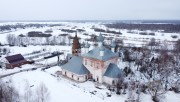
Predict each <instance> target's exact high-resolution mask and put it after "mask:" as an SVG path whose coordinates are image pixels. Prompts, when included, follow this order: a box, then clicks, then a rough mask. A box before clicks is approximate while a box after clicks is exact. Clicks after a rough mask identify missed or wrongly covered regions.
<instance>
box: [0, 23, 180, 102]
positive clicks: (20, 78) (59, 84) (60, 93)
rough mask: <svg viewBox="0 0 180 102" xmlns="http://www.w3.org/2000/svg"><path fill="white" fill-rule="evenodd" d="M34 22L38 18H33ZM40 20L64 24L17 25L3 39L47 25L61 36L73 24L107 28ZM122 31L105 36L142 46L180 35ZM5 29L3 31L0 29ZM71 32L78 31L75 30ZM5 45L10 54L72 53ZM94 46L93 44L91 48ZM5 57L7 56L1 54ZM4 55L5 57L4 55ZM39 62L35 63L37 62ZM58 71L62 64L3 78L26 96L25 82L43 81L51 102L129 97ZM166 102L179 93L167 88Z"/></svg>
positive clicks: (114, 101) (120, 101)
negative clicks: (59, 73)
mask: <svg viewBox="0 0 180 102" xmlns="http://www.w3.org/2000/svg"><path fill="white" fill-rule="evenodd" d="M18 23H24V24H29V22H18ZM31 23H32V24H34V23H37V22H31ZM8 24H10V25H11V24H14V25H15V24H17V23H15V22H13V23H11V22H9V23H0V25H8ZM40 24H63V26H57V27H43V28H26V29H17V30H14V31H11V32H10V33H4V34H0V42H1V43H3V44H5V43H7V41H6V36H7V34H15V35H16V36H18V35H20V34H24V35H26V34H27V33H28V32H29V31H42V32H44V31H46V30H48V29H52V30H53V33H52V35H56V36H58V35H59V34H62V33H64V32H61V31H60V30H59V29H67V28H70V29H71V28H72V27H74V26H76V27H77V28H79V29H85V30H86V33H88V34H90V35H91V34H96V35H98V34H99V33H97V32H94V30H93V29H91V28H92V26H95V27H97V28H103V29H106V27H105V26H103V25H100V23H90V22H89V23H74V22H58V23H57V22H41V23H40ZM115 30H116V29H115ZM120 31H121V32H122V35H120V36H118V37H116V36H114V35H112V34H108V36H106V37H114V38H120V39H123V41H124V43H125V45H129V44H133V45H135V46H142V45H143V44H146V43H147V41H149V40H150V39H151V38H155V39H156V40H158V41H159V42H161V43H163V42H164V41H169V44H171V41H175V40H177V39H178V38H180V35H179V34H176V33H169V34H163V33H160V32H155V36H151V35H139V34H130V33H127V30H120ZM0 33H3V32H0ZM71 35H72V36H74V35H75V34H74V33H72V34H71ZM172 35H177V36H178V37H177V38H176V39H173V38H172V37H171V36H172ZM78 37H80V38H83V39H85V38H87V37H88V38H89V36H85V35H83V33H78ZM3 47H5V48H8V49H10V51H11V53H9V55H13V54H18V53H20V54H22V55H25V54H28V53H32V52H33V51H42V50H43V49H46V51H49V52H53V51H60V52H64V55H62V56H60V59H65V57H66V55H67V53H71V46H58V45H56V46H39V45H38V46H32V45H31V46H28V47H18V46H13V47H9V46H3ZM90 49H91V48H90ZM2 57H5V56H2ZM1 59H2V58H1ZM56 61H57V57H53V58H50V59H47V60H43V61H40V62H37V63H38V64H45V65H46V64H48V63H53V62H56ZM37 63H36V64H37ZM119 66H120V68H121V67H124V66H125V64H124V63H119ZM34 67H37V65H23V66H22V68H15V69H8V70H5V69H0V75H6V74H9V73H13V72H19V71H20V70H23V69H30V68H34ZM57 71H61V68H60V67H59V66H54V67H51V68H50V69H47V70H45V71H41V69H37V70H34V71H26V72H21V73H17V74H14V75H11V76H8V77H5V78H3V80H4V81H8V80H9V79H12V80H13V81H12V82H13V84H14V85H15V87H16V88H17V90H18V91H20V95H21V96H23V94H24V90H25V84H26V82H27V81H28V82H29V83H30V86H32V85H34V86H33V87H32V89H34V90H35V88H36V87H37V86H38V85H39V84H40V83H42V82H43V83H44V84H45V85H46V86H47V88H48V90H49V92H50V101H49V102H60V101H62V102H64V101H65V102H72V101H74V102H77V101H80V102H124V101H125V100H126V99H127V94H126V95H116V94H115V92H114V93H113V92H112V93H111V92H109V90H108V89H107V87H106V86H104V85H101V86H99V87H101V88H102V89H97V88H95V85H96V84H95V83H94V82H91V81H87V82H84V83H77V82H74V81H71V80H69V79H66V78H64V77H63V76H60V77H56V76H54V75H55V73H56V72H57ZM93 91H97V92H96V95H93V94H91V93H90V92H93ZM106 93H111V94H112V96H111V97H107V94H106ZM141 95H142V97H141V101H142V102H152V100H151V97H150V95H147V94H141ZM165 96H166V97H165V99H164V102H170V101H172V102H180V94H175V93H173V92H167V93H166V94H165Z"/></svg>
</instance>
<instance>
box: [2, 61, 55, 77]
mask: <svg viewBox="0 0 180 102" xmlns="http://www.w3.org/2000/svg"><path fill="white" fill-rule="evenodd" d="M56 65H57V63H51V64H49V65H48V66H46V65H42V66H41V67H33V68H29V69H22V70H20V71H16V72H12V73H8V74H5V75H0V79H1V78H4V77H7V76H11V75H14V74H17V73H21V72H25V71H34V70H37V69H41V70H44V69H48V68H50V67H53V66H56Z"/></svg>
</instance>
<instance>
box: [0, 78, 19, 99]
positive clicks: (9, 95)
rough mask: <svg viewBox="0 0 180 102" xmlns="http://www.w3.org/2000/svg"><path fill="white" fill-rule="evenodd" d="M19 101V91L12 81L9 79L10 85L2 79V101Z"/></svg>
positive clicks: (0, 92)
mask: <svg viewBox="0 0 180 102" xmlns="http://www.w3.org/2000/svg"><path fill="white" fill-rule="evenodd" d="M18 101H19V93H18V91H17V90H16V89H15V88H14V86H13V84H12V82H11V81H9V83H8V85H7V84H6V83H4V82H2V81H0V102H18Z"/></svg>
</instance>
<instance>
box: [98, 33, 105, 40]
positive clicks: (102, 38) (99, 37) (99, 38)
mask: <svg viewBox="0 0 180 102" xmlns="http://www.w3.org/2000/svg"><path fill="white" fill-rule="evenodd" d="M97 41H98V42H103V41H104V37H103V36H102V34H101V33H100V34H99V36H98V37H97Z"/></svg>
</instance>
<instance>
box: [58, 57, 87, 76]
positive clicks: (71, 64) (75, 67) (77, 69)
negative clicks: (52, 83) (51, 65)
mask: <svg viewBox="0 0 180 102" xmlns="http://www.w3.org/2000/svg"><path fill="white" fill-rule="evenodd" d="M82 62H83V61H82V57H81V56H73V57H72V58H71V59H70V60H69V61H68V62H67V63H66V64H65V65H63V66H62V69H65V70H68V71H70V72H73V73H76V74H79V75H83V74H89V73H90V72H89V71H88V70H87V68H86V67H85V66H84V65H83V63H82Z"/></svg>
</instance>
